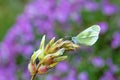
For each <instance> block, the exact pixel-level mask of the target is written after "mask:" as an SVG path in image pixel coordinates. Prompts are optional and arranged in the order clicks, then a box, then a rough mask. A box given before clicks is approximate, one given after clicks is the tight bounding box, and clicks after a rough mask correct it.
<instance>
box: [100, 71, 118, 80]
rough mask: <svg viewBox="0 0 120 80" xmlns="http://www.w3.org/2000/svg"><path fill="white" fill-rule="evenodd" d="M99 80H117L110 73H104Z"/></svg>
mask: <svg viewBox="0 0 120 80" xmlns="http://www.w3.org/2000/svg"><path fill="white" fill-rule="evenodd" d="M100 80H117V79H116V78H115V77H114V74H113V73H112V72H111V71H106V72H105V73H104V75H103V76H102V77H101V78H100Z"/></svg>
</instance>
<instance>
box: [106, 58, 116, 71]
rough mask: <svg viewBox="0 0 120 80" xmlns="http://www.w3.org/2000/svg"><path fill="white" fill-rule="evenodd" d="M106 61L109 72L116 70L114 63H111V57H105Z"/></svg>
mask: <svg viewBox="0 0 120 80" xmlns="http://www.w3.org/2000/svg"><path fill="white" fill-rule="evenodd" d="M106 63H107V65H108V66H109V70H110V71H111V72H113V73H115V72H117V71H118V67H117V66H116V65H115V64H113V61H112V59H107V61H106Z"/></svg>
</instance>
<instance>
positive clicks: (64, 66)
mask: <svg viewBox="0 0 120 80" xmlns="http://www.w3.org/2000/svg"><path fill="white" fill-rule="evenodd" d="M68 69H69V65H68V63H67V62H60V63H59V64H58V65H57V66H56V71H57V72H59V73H65V72H67V71H68Z"/></svg>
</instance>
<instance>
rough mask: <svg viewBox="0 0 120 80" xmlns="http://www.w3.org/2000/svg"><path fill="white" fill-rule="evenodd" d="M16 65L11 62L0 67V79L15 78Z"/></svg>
mask: <svg viewBox="0 0 120 80" xmlns="http://www.w3.org/2000/svg"><path fill="white" fill-rule="evenodd" d="M15 70H16V66H15V64H13V63H11V64H10V65H9V66H6V67H2V68H1V67H0V80H8V79H9V80H16V73H15Z"/></svg>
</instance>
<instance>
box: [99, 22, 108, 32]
mask: <svg viewBox="0 0 120 80" xmlns="http://www.w3.org/2000/svg"><path fill="white" fill-rule="evenodd" d="M98 25H99V26H100V28H101V31H100V33H101V34H104V33H105V32H106V31H107V30H108V24H107V23H106V22H100V23H98Z"/></svg>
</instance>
